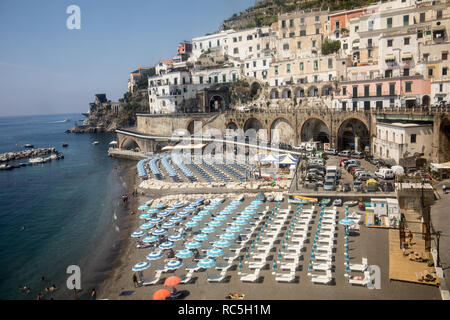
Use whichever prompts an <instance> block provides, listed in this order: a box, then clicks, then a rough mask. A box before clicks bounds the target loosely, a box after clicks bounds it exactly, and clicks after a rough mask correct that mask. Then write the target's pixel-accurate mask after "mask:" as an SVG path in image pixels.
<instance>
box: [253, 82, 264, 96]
mask: <svg viewBox="0 0 450 320" xmlns="http://www.w3.org/2000/svg"><path fill="white" fill-rule="evenodd" d="M261 90H262V86H261V84H260V83H259V82H258V81H254V82H253V83H252V84H251V85H250V96H251V97H252V98H253V99H256V98H257V97H258V96H259V95H260V94H261Z"/></svg>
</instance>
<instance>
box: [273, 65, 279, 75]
mask: <svg viewBox="0 0 450 320" xmlns="http://www.w3.org/2000/svg"><path fill="white" fill-rule="evenodd" d="M273 68H274V71H275V74H278V66H274V67H273Z"/></svg>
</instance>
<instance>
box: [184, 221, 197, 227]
mask: <svg viewBox="0 0 450 320" xmlns="http://www.w3.org/2000/svg"><path fill="white" fill-rule="evenodd" d="M184 225H185V226H186V227H188V228H192V227H196V226H198V222H197V221H192V220H191V221H188V222H186V223H185V224H184Z"/></svg>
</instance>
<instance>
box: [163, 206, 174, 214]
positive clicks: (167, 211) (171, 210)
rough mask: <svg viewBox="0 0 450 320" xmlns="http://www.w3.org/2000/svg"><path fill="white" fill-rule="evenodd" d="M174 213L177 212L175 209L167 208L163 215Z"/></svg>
mask: <svg viewBox="0 0 450 320" xmlns="http://www.w3.org/2000/svg"><path fill="white" fill-rule="evenodd" d="M175 211H177V209H176V208H172V207H169V208H166V209H165V211H164V213H167V214H170V213H172V212H175Z"/></svg>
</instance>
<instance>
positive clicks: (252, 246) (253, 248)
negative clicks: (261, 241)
mask: <svg viewBox="0 0 450 320" xmlns="http://www.w3.org/2000/svg"><path fill="white" fill-rule="evenodd" d="M250 249H252V250H255V241H253V240H252V243H251V245H250Z"/></svg>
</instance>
